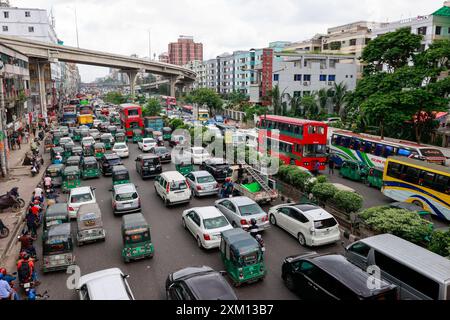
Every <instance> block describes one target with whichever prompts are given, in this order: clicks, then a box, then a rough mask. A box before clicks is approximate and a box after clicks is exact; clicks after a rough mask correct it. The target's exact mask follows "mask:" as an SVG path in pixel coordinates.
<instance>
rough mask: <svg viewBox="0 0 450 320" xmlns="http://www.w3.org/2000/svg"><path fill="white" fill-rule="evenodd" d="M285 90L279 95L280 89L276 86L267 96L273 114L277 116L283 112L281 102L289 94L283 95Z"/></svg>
mask: <svg viewBox="0 0 450 320" xmlns="http://www.w3.org/2000/svg"><path fill="white" fill-rule="evenodd" d="M285 91H286V89H284V90H283V92H281V93H280V87H279V86H278V85H276V86H275V87H273V89H272V90H270V92H269V94H268V96H269V97H270V98H272V107H273V114H275V115H279V114H281V113H282V112H283V100H284V98H285V97H287V96H288V95H289V94H287V93H285Z"/></svg>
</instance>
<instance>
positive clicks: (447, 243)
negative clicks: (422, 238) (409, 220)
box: [428, 230, 450, 258]
mask: <svg viewBox="0 0 450 320" xmlns="http://www.w3.org/2000/svg"><path fill="white" fill-rule="evenodd" d="M428 250H430V251H433V252H434V253H437V254H439V255H441V256H443V257H449V258H450V230H447V231H440V230H436V231H434V232H433V234H432V235H431V239H430V243H429V244H428Z"/></svg>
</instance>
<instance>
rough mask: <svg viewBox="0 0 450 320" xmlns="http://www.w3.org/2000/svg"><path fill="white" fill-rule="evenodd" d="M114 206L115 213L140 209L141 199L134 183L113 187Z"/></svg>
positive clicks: (125, 212)
mask: <svg viewBox="0 0 450 320" xmlns="http://www.w3.org/2000/svg"><path fill="white" fill-rule="evenodd" d="M112 207H113V212H114V215H119V214H127V213H132V212H137V211H140V209H141V200H140V198H139V194H138V192H137V190H136V187H135V185H134V184H132V183H126V184H119V185H115V186H114V187H113V189H112Z"/></svg>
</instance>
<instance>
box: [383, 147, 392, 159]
mask: <svg viewBox="0 0 450 320" xmlns="http://www.w3.org/2000/svg"><path fill="white" fill-rule="evenodd" d="M393 152H394V147H391V146H384V150H383V158H387V157H389V156H391V155H392V154H393Z"/></svg>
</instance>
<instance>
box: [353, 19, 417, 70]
mask: <svg viewBox="0 0 450 320" xmlns="http://www.w3.org/2000/svg"><path fill="white" fill-rule="evenodd" d="M421 41H422V36H421V35H416V34H413V33H411V29H410V28H401V29H398V30H397V31H395V32H389V33H386V34H384V35H382V36H379V37H376V38H375V39H373V40H371V41H370V42H369V43H368V44H367V46H366V47H365V48H364V50H363V53H362V55H361V59H362V60H363V61H364V62H365V63H367V66H366V67H365V68H364V70H365V74H366V75H367V74H370V73H373V72H377V71H379V70H381V69H382V67H383V65H384V66H386V67H387V68H388V70H389V72H393V71H394V70H395V69H397V68H400V67H403V66H406V65H407V64H408V62H409V61H410V60H411V59H412V57H413V55H414V53H415V52H417V51H418V50H419V49H420V46H421Z"/></svg>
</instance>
